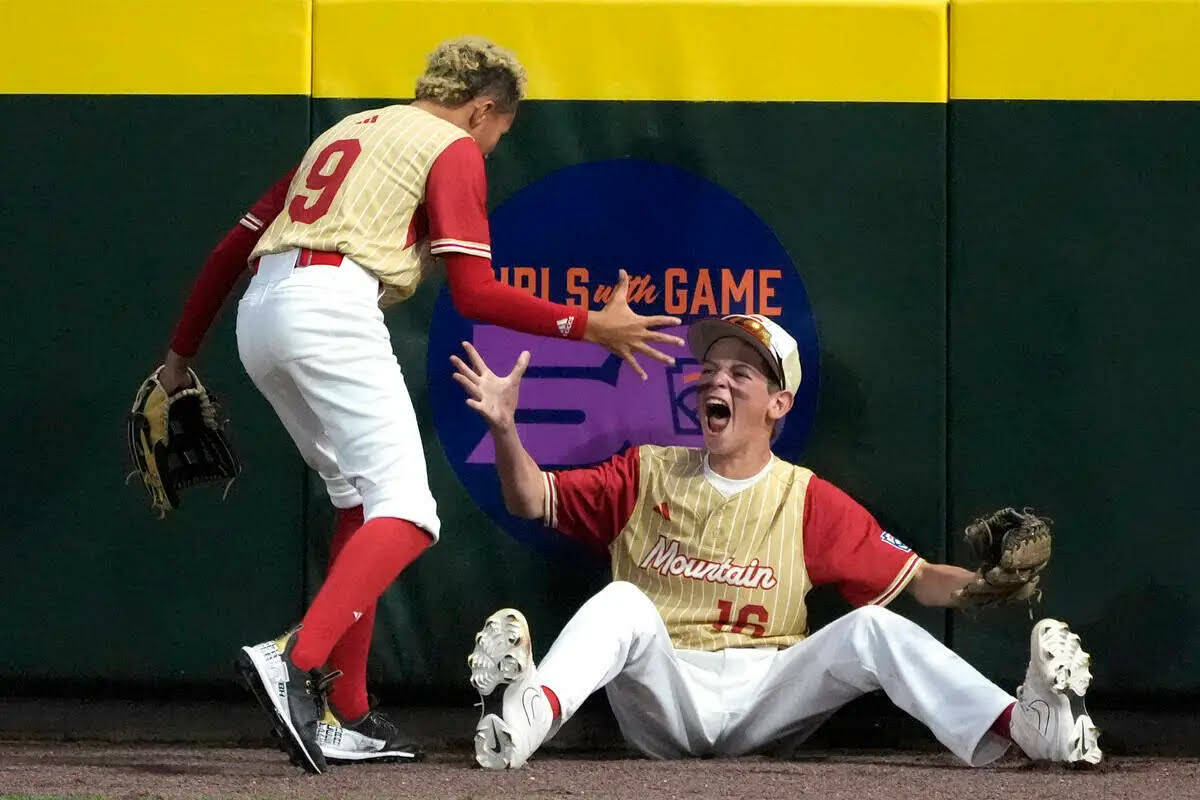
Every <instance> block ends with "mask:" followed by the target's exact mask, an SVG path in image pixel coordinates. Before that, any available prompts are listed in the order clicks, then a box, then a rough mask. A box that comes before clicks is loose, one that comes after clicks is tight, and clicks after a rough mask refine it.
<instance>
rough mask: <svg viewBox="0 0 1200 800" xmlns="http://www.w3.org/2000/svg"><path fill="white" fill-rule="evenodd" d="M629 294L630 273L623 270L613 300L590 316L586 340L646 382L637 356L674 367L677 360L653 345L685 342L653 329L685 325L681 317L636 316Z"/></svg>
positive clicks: (682, 344)
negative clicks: (618, 357) (615, 357)
mask: <svg viewBox="0 0 1200 800" xmlns="http://www.w3.org/2000/svg"><path fill="white" fill-rule="evenodd" d="M628 294H629V273H627V272H626V271H625V270H621V271H620V273H619V278H618V280H617V285H616V287H614V288H613V293H612V297H611V298H610V299H609V301H608V302H607V303H605V305H604V308H602V309H600V310H599V311H593V312H591V313H590V314H589V315H588V322H587V328H586V330H584V333H583V338H584V339H585V340H586V341H589V342H595V343H596V344H598V345H602V346H603V347H605V348H607V349H608V350H609V351H610V352H612V353H615V354H616V355H618V356H620V357H621V358H622V359H624V360H625V362H626V363H627V364H629V366H630V367H632V368H633V371H634V372H636V373H637V375H638V377H640V378H641V379H642V380H646V370H644V369H642V366H641V364H639V363H638V362H637V359H635V358H634V354H635V353H641V354H643V355H647V356H650V357H651V358H653V359H654V360H656V361H661V362H662V363H664V364H674V363H675V359H674V358H673V357H672V356H669V355H667V354H666V353H664V352H662V351H660V350H658V349H656V348H654V347H652V346H651V345H650V343H651V342H659V343H662V344H673V345H677V346H679V347H683V346H684V341H683V339H680V338H679V337H678V336H672V335H670V334H669V333H661V332H659V331H655V330H651V329H652V328H662V327H669V326H676V325H680V324H682V322H681V320H680V319H679V318H678V317H666V316H653V317H644V316H642V315H641V314H637V313H635V312H634V310H633V309H632V308H630V307H629V299H628Z"/></svg>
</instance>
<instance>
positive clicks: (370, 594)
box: [292, 517, 433, 670]
mask: <svg viewBox="0 0 1200 800" xmlns="http://www.w3.org/2000/svg"><path fill="white" fill-rule="evenodd" d="M432 541H433V540H432V539H431V538H430V537H429V534H428V533H426V532H425V531H423V530H421V529H420V528H418V527H417V526H416V525H413V524H412V523H411V522H408V521H407V520H402V519H396V518H395V517H377V518H375V519H373V520H371V521H370V522H368V523H367V524H365V525H363V526H362V527H361V528H359V529H358V531H357V532H355V533H354V534H353V535H352V536H351V537H350V540H349V541H348V542H346V544H345V546H344V547H343V548H342V550H341V552H340V553H338V557H337V560H336V561H335V562H334V564H333V568H332V569H331V570H329V575H328V577H326V578H325V583H324V584H323V585H322V586H321V591H319V592H317V597H316V599H314V600H313V603H312V605H311V606H310V607H309V609H308V613H307V614H305V615H304V621H303V622H304V627H303V628H302V629H301V630H300V633H299V635H298V637H297V639H296V647H295V649H293V650H292V663H293V664H295V665H296V666H297V667H299V668H300V669H305V670H308V669H315V668H317V667H319V666H321V665H322V664H324V663H325V662H326V660H328V658H329V654H330V652H331V651H332V650H333V646H334V645H335V644H336V643H337V641H338V640H339V639H341V638H342V637H343V636H344V635H345V634H346V631H347V630H349V629H350V626H351V625H353V624H354V623H356V622H359V621H361V619H362V618H363V617H364V616H366V615H367V613H368V612H370V611H371V610H372V609H373V608H374V607H375V601H376V600H378V599H379V595H381V594H383V590H384V589H386V588H387V587H388V586H389V585H390V584H391V582H392V581H394V580H395V579H396V576H397V575H399V574H400V573H401V572H403V571H404V568H405V567H407V566H408V565H409V564H411V563H412V562H413V561H414V560H415V559H416V557H417V556H419V555H421V553H422V552H424V551H425V548H427V547H429V545H430V544H431V543H432Z"/></svg>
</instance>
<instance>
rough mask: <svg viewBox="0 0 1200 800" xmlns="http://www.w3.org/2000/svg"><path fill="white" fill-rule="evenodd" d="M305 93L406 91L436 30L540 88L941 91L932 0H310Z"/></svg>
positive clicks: (855, 95) (579, 93)
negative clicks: (482, 48)
mask: <svg viewBox="0 0 1200 800" xmlns="http://www.w3.org/2000/svg"><path fill="white" fill-rule="evenodd" d="M315 3H316V6H315V9H314V12H315V13H314V42H313V54H314V76H313V94H314V96H316V97H382V98H394V97H411V96H412V93H413V86H414V84H415V82H416V79H417V76H418V75H420V73H421V72H422V70H423V68H424V60H425V56H426V55H427V54H428V53H429V52H430V51H431V50H432V49H433V48H434V47H436V46H437V44H438V43H439V42H441V41H443V40H445V39H448V38H452V37H455V36H459V35H462V34H467V33H470V34H477V35H480V36H486V37H488V38H490V39H492V40H494V41H495V42H497V43H498V44H501V45H503V46H504V47H508V48H509V49H511V50H514V51H515V52H516V53H517V55H518V57H520V59H521V61H522V62H523V63H524V65H525V67H526V69H527V71H528V73H529V96H530V97H531V98H534V99H542V100H759V101H766V100H826V101H837V100H845V101H892V102H944V101H945V99H946V86H947V76H946V65H947V61H948V57H947V45H946V5H945V2H944V1H943V0H869V2H847V1H846V0H813V1H811V2H785V1H784V0H766V1H764V2H745V0H741V1H738V0H725V1H724V2H722V1H720V0H674V1H673V2H670V1H666V0H625V1H624V2H620V1H617V0H590V1H588V0H505V1H504V2H483V1H482V0H315Z"/></svg>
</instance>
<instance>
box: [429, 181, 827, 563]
mask: <svg viewBox="0 0 1200 800" xmlns="http://www.w3.org/2000/svg"><path fill="white" fill-rule="evenodd" d="M491 232H492V253H493V263H494V265H495V268H496V270H497V274H498V276H499V278H500V280H501V281H503V282H505V283H508V284H510V285H513V286H516V287H518V288H522V289H525V290H527V291H529V292H531V293H533V294H535V295H537V296H539V297H543V298H545V299H547V300H552V301H554V302H558V303H567V304H570V305H585V306H588V307H589V308H592V309H599V308H600V307H602V306H603V305H604V303H605V302H606V301H607V300H608V298H609V297H610V296H611V291H612V287H613V285H614V284H615V283H616V281H617V272H618V270H619V269H622V268H623V269H625V270H626V271H627V272H628V273H629V276H630V279H631V281H630V288H629V295H628V297H629V304H630V306H631V307H632V308H633V310H634V311H636V312H638V313H639V314H669V315H671V316H676V317H680V318H681V319H683V321H684V326H683V327H681V328H678V329H674V330H672V331H670V332H673V333H676V334H678V335H679V336H682V337H684V338H685V339H686V326H687V324H688V323H690V322H691V321H693V320H696V319H701V318H704V317H713V316H721V315H724V314H734V313H740V314H763V315H765V316H769V317H771V318H773V319H774V320H775V321H776V322H778V323H779V324H780V325H781V326H782V327H783V328H784V329H785V330H787V331H788V332H789V333H790V334H791V335H792V336H793V337H794V338H795V339H796V341H797V343H798V344H799V347H800V361H801V365H802V367H803V374H804V379H803V381H802V382H801V385H800V389H799V391H798V392H797V394H796V398H795V403H794V405H793V408H792V411H791V412H790V413H789V414H788V416H787V418H786V424H785V425H784V428H783V432H782V434H781V435H780V437H779V439H778V440H777V441H776V442H775V445H774V450H775V452H776V453H778V454H779V455H780V456H781V457H782V458H785V459H788V460H796V459H797V458H798V457H799V455H800V453H801V451H802V450H803V448H804V444H805V442H806V440H807V438H808V434H809V432H810V430H811V428H812V422H813V415H814V413H815V411H816V403H817V385H818V374H819V364H818V362H819V355H818V347H817V331H816V325H815V324H814V322H813V316H812V310H811V308H810V307H809V303H808V294H807V292H806V291H805V289H804V284H803V282H802V281H801V280H800V275H799V273H798V272H797V271H796V268H795V266H794V265H793V264H792V261H791V259H790V258H788V254H787V252H785V251H784V249H783V246H782V245H781V244H780V242H779V240H778V239H777V238H776V237H775V234H774V233H773V232H772V231H771V229H770V228H768V227H767V226H766V224H765V223H764V222H763V221H762V220H761V219H759V218H758V217H757V216H756V215H755V214H754V212H752V211H751V210H750V209H749V208H747V207H746V206H745V205H743V204H742V203H741V202H740V201H739V200H738V199H737V198H735V197H733V196H732V195H731V194H729V193H728V192H726V191H725V190H724V189H722V188H721V187H719V186H717V185H716V184H713V183H710V182H709V181H706V180H704V179H703V178H700V177H698V176H696V175H693V174H691V173H689V172H685V171H683V170H681V169H678V168H676V167H671V166H667V165H664V164H657V163H653V162H647V161H637V160H632V159H622V160H617V161H598V162H590V163H585V164H579V165H576V166H571V167H567V168H565V169H561V170H558V171H557V172H554V173H552V174H550V175H548V176H546V177H545V178H542V179H541V180H539V181H537V182H536V183H533V184H531V185H529V186H527V187H525V188H524V189H522V190H521V191H519V192H517V193H516V194H514V195H513V196H512V197H511V198H510V199H509V200H508V201H507V202H505V203H504V204H503V205H501V206H500V207H499V208H497V209H496V210H495V211H494V212H493V213H492V215H491ZM464 340H466V341H469V342H471V343H472V344H473V345H474V346H475V347H476V348H477V349H478V350H479V352H480V354H481V355H482V356H483V358H484V360H485V361H487V363H488V366H490V367H491V368H492V370H493V371H494V372H496V373H497V374H501V375H503V374H506V373H507V372H508V371H509V370H510V369H512V366H513V364H514V363H515V362H516V360H517V356H518V355H519V354H520V352H521V351H522V350H528V351H529V352H530V355H531V356H532V360H531V362H530V366H529V369H528V371H527V372H526V373H525V377H524V379H523V380H522V382H521V395H520V408H519V409H518V411H517V415H516V420H517V426H518V429H519V431H520V434H521V440H522V442H524V444H525V448H526V449H527V450H528V451H529V453H530V455H532V456H533V458H534V460H535V461H537V463H538V464H539V465H541V467H542V468H543V469H549V468H564V467H574V466H581V465H588V464H594V463H596V462H599V461H602V460H604V459H606V458H608V457H609V456H612V455H613V454H614V453H617V452H619V451H621V450H622V449H624V448H626V447H629V446H631V445H641V444H664V445H686V446H692V447H702V446H703V437H702V435H701V432H700V423H699V418H698V415H697V410H696V383H695V382H696V379H697V378H698V376H699V364H698V363H697V361H696V359H695V358H693V357H692V356H691V354H690V353H688V352H687V351H686V350H683V349H675V348H669V349H668V350H667V352H670V354H671V355H673V356H675V357H676V363H675V365H674V366H667V365H665V364H661V363H659V362H657V361H651V360H650V359H646V358H642V359H641V364H642V366H643V368H644V369H645V370H646V372H647V374H648V378H649V379H648V380H646V381H642V380H641V379H640V378H639V377H638V376H637V375H636V374H634V372H633V371H632V370H631V369H630V368H629V366H628V365H627V364H624V362H622V361H621V360H620V359H619V358H618V357H616V356H614V355H612V354H611V353H609V352H608V351H606V350H604V349H602V348H600V347H598V346H596V345H592V344H588V343H584V342H578V341H571V340H567V339H553V338H547V337H539V336H532V335H528V334H522V333H515V332H513V331H509V330H506V329H504V328H500V327H497V326H494V325H482V324H477V323H474V322H471V321H470V320H467V319H464V318H463V317H461V316H460V315H459V314H458V313H457V312H456V311H455V310H454V306H453V303H452V302H451V300H450V296H449V291H448V289H446V288H443V289H442V292H441V295H440V297H439V298H438V301H437V306H436V308H435V311H434V317H433V323H432V326H431V330H430V333H429V351H428V367H429V369H428V374H429V383H430V385H429V391H430V395H431V399H432V402H433V413H434V424H435V426H436V428H437V432H438V436H439V437H440V438H441V442H442V447H443V448H444V450H445V452H446V456H447V458H448V459H449V461H450V463H451V464H452V465H453V467H454V470H455V472H456V473H457V475H458V477H459V479H460V480H461V481H462V483H463V485H464V486H465V487H466V488H467V491H468V492H469V493H470V495H471V497H472V498H474V500H475V502H476V503H478V504H479V506H480V507H481V508H482V509H484V510H485V511H486V512H487V514H488V515H489V516H490V517H491V518H492V519H493V520H494V521H495V522H496V523H497V524H499V525H500V526H501V527H503V528H504V529H505V530H507V531H508V532H509V533H511V534H512V535H514V536H515V537H517V538H518V539H521V540H523V541H525V542H527V543H529V544H534V545H537V546H541V547H544V548H551V549H557V547H556V545H555V541H556V539H558V538H561V537H555V536H554V535H553V534H550V533H548V532H546V531H545V530H544V529H543V528H542V527H541V525H540V524H538V523H537V522H536V521H533V522H530V521H528V520H522V519H518V518H516V517H513V516H511V515H510V514H508V513H507V512H506V511H505V510H504V502H503V499H502V498H501V494H500V483H499V480H498V478H497V476H496V469H495V445H494V442H493V441H492V437H491V436H490V435H489V434H488V431H487V426H486V425H485V424H484V422H483V419H482V418H481V417H479V416H478V415H477V414H475V413H474V412H473V411H471V410H470V409H469V408H467V406H466V405H465V404H464V399H465V395H464V394H463V391H462V388H461V387H460V386H459V385H458V384H457V383H456V382H455V381H454V380H453V379H452V378H451V374H452V372H453V371H452V369H451V368H450V366H449V357H450V356H451V355H452V354H458V355H460V356H461V355H462V352H461V350H462V348H461V346H460V344H459V343H460V342H462V341H464Z"/></svg>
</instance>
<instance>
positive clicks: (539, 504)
mask: <svg viewBox="0 0 1200 800" xmlns="http://www.w3.org/2000/svg"><path fill="white" fill-rule="evenodd" d="M492 438H494V439H495V440H496V472H497V473H498V474H499V475H500V489H501V491H502V492H503V493H504V507H505V508H506V509H508V513H510V514H515V515H516V516H518V517H524V518H525V519H538V518H539V517H541V516H542V509H543V506H544V504H545V500H546V486H545V483H544V482H543V481H542V470H541V468H540V467H539V466H538V465H537V462H536V461H534V460H533V456H531V455H529V452H528V451H527V450H526V449H525V445H523V444H521V437H520V436H519V435H518V434H517V426H516V423H510V424H507V425H505V426H503V427H501V428H496V427H493V428H492Z"/></svg>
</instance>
